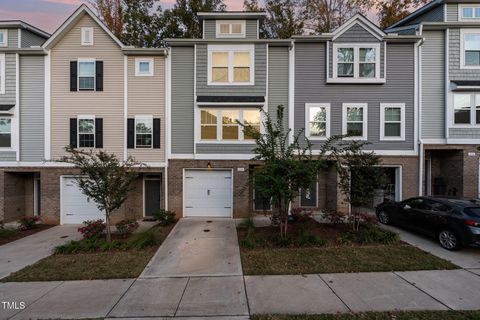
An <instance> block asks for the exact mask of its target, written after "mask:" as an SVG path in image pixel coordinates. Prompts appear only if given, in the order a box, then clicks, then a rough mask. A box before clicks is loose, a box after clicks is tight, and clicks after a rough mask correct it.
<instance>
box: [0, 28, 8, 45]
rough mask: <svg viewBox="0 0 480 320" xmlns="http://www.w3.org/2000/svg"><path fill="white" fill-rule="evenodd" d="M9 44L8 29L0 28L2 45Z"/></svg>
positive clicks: (0, 43) (0, 42)
mask: <svg viewBox="0 0 480 320" xmlns="http://www.w3.org/2000/svg"><path fill="white" fill-rule="evenodd" d="M6 46H8V30H7V29H2V30H0V47H6Z"/></svg>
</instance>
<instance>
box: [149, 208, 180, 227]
mask: <svg viewBox="0 0 480 320" xmlns="http://www.w3.org/2000/svg"><path fill="white" fill-rule="evenodd" d="M153 216H154V217H155V219H157V220H158V221H159V222H160V225H162V226H168V225H170V224H172V223H174V222H175V212H173V211H168V210H164V209H160V210H159V211H157V212H156V213H154V214H153Z"/></svg>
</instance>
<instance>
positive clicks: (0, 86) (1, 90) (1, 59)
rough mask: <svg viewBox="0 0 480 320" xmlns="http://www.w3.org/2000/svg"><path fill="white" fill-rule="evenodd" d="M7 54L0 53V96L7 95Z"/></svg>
mask: <svg viewBox="0 0 480 320" xmlns="http://www.w3.org/2000/svg"><path fill="white" fill-rule="evenodd" d="M5 65H6V64H5V53H0V72H1V74H0V77H1V80H0V94H5V75H6V72H5Z"/></svg>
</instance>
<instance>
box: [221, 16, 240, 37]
mask: <svg viewBox="0 0 480 320" xmlns="http://www.w3.org/2000/svg"><path fill="white" fill-rule="evenodd" d="M245 23H246V22H245V21H244V20H237V21H235V20H233V21H225V20H217V22H216V28H217V38H245Z"/></svg>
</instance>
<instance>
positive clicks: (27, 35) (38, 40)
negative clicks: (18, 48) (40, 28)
mask: <svg viewBox="0 0 480 320" xmlns="http://www.w3.org/2000/svg"><path fill="white" fill-rule="evenodd" d="M21 32H22V48H29V47H31V46H41V45H42V44H43V43H44V42H45V39H44V38H42V37H40V36H38V35H36V34H34V33H32V32H30V31H28V30H22V31H21Z"/></svg>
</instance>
